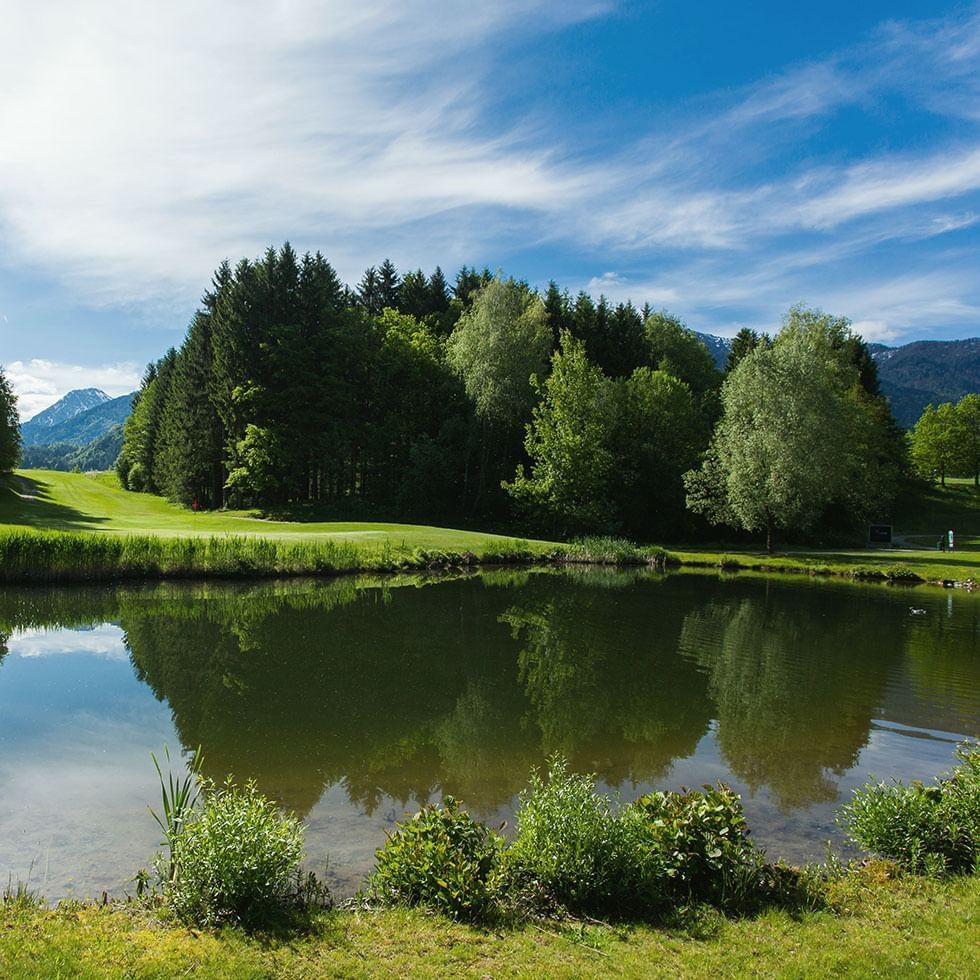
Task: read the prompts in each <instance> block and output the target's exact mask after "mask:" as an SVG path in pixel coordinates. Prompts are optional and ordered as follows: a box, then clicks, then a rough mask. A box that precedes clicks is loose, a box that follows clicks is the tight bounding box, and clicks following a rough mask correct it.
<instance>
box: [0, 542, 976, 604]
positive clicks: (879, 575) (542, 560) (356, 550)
mask: <svg viewBox="0 0 980 980" xmlns="http://www.w3.org/2000/svg"><path fill="white" fill-rule="evenodd" d="M590 564H593V565H603V566H607V567H609V566H613V567H615V566H620V567H630V566H632V567H636V566H647V567H653V568H658V569H662V570H663V569H668V568H685V567H687V568H716V569H718V570H719V571H721V572H742V571H747V572H761V573H774V572H775V573H789V574H796V575H811V576H824V577H838V578H846V579H856V580H862V581H879V582H888V583H896V584H903V585H921V584H925V585H932V586H940V587H945V588H951V587H957V588H967V589H972V588H974V583H975V581H976V579H978V578H980V556H977V555H974V554H973V553H972V552H965V553H962V554H958V555H957V557H956V559H955V560H952V561H951V560H949V559H948V558H946V557H945V556H944V557H943V558H939V557H938V556H934V555H931V554H930V553H928V552H915V551H908V552H903V551H891V552H868V551H854V552H841V551H827V552H817V551H810V552H795V553H789V554H782V555H766V554H760V553H753V552H748V551H745V552H719V551H714V550H708V549H700V548H692V549H684V550H666V549H664V548H661V547H659V546H638V545H635V544H633V543H632V542H629V541H624V540H619V539H613V538H589V539H585V540H583V541H580V542H573V543H571V544H553V543H550V542H543V541H527V540H522V539H508V538H502V537H487V538H486V539H485V540H484V541H483V542H482V543H475V550H462V551H457V550H443V549H437V548H421V547H415V548H413V547H409V546H407V545H404V544H399V545H393V544H392V543H391V541H390V540H385V541H383V542H382V543H380V544H378V543H376V542H371V543H362V542H358V541H356V540H351V539H343V540H330V539H320V540H318V539H316V538H311V539H302V540H289V539H288V538H283V537H268V538H265V537H259V536H245V535H206V536H205V535H201V536H193V537H162V536H157V535H140V534H111V533H108V534H107V533H98V532H91V531H47V530H36V529H27V528H25V529H20V528H8V529H0V584H6V585H28V584H43V585H51V584H59V583H63V584H71V583H85V582H118V581H132V580H142V581H154V580H164V579H256V578H289V577H316V576H336V575H344V574H361V573H371V572H375V573H389V574H390V573H397V572H406V571H453V570H459V569H466V568H474V569H475V568H479V567H492V566H501V565H515V566H519V565H524V566H530V565H543V566H548V565H550V566H562V565H590Z"/></svg>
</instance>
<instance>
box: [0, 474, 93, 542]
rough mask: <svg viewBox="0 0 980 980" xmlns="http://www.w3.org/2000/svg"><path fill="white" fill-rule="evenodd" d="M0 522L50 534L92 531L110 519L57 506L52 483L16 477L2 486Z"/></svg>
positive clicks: (72, 508) (59, 504)
mask: <svg viewBox="0 0 980 980" xmlns="http://www.w3.org/2000/svg"><path fill="white" fill-rule="evenodd" d="M0 521H2V522H4V523H7V524H12V525H16V526H19V527H30V528H36V529H40V530H49V531H92V530H96V529H98V528H99V527H100V526H102V525H104V524H105V523H106V522H107V521H108V518H107V517H96V516H94V515H92V514H86V513H83V512H82V511H80V510H77V509H76V508H74V507H68V506H66V505H65V504H61V503H55V501H54V499H53V498H52V494H51V484H49V483H45V482H44V481H43V480H35V479H31V478H30V477H26V476H13V477H10V478H8V479H7V480H6V481H4V482H3V483H2V484H0Z"/></svg>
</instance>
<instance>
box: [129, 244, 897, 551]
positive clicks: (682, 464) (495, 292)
mask: <svg viewBox="0 0 980 980" xmlns="http://www.w3.org/2000/svg"><path fill="white" fill-rule="evenodd" d="M775 326H776V327H777V328H778V327H780V325H778V324H777V325H775ZM117 468H118V472H119V476H120V478H121V480H122V482H123V484H124V486H125V487H127V488H128V489H131V490H137V491H149V492H153V493H158V494H162V495H165V496H167V497H169V498H171V499H173V500H176V501H180V502H183V503H185V504H188V505H196V506H197V507H199V508H220V507H228V506H259V507H261V508H263V509H265V510H267V511H269V512H274V513H294V514H301V513H302V512H303V511H304V510H309V511H311V512H313V511H315V512H316V513H317V514H320V515H323V514H328V515H329V514H336V515H338V516H340V515H341V514H343V515H351V516H356V515H358V514H360V513H363V514H368V513H372V514H377V513H380V512H385V513H389V514H397V515H398V516H399V518H401V519H405V518H413V519H420V518H428V519H436V520H438V521H442V522H445V521H449V520H453V521H460V522H462V521H467V520H469V521H491V522H497V523H500V522H504V523H510V524H511V525H512V526H527V527H533V528H535V529H540V530H544V531H548V532H551V533H556V534H574V533H582V532H596V531H602V532H608V531H616V532H620V533H624V534H629V535H631V536H634V537H636V538H643V539H653V538H657V539H664V540H670V539H674V540H676V539H678V538H679V537H684V536H688V537H690V536H692V535H698V534H704V533H706V528H707V526H708V524H709V523H711V524H720V525H724V526H726V527H728V528H733V529H742V530H744V531H750V532H760V531H766V532H767V533H768V534H769V536H770V539H771V535H772V533H773V532H774V531H777V530H783V531H791V532H795V531H805V530H806V529H807V528H819V529H821V533H839V534H844V535H846V534H848V533H853V532H854V531H855V529H857V528H858V527H860V526H861V525H862V524H863V522H865V521H867V520H869V519H881V518H883V517H885V516H887V514H888V512H889V508H890V506H891V503H892V501H893V500H894V498H895V496H896V494H897V492H898V490H899V487H900V484H901V481H902V479H903V478H904V475H905V473H906V471H907V468H908V463H907V447H906V440H905V436H904V433H903V432H902V431H901V430H900V429H899V427H898V426H897V425H896V424H895V422H894V419H893V418H892V416H891V413H890V411H889V408H888V404H887V402H886V400H885V399H884V397H883V396H882V394H881V392H880V389H879V386H878V379H877V373H876V369H875V365H874V362H873V360H872V359H871V357H870V355H869V352H868V349H867V346H866V345H865V344H864V342H863V341H862V340H861V339H860V337H858V336H857V335H856V334H854V333H853V332H852V331H851V330H850V328H849V325H848V321H847V320H845V319H843V318H839V317H833V316H829V315H826V314H823V313H821V312H820V311H816V310H810V309H807V308H804V307H795V308H793V309H792V310H790V311H789V313H788V314H787V316H786V317H785V319H784V322H783V324H782V325H781V329H779V332H778V334H776V336H775V339H772V338H770V337H769V336H768V335H766V334H761V335H760V334H756V333H754V332H753V331H750V330H743V331H741V333H740V334H739V335H738V336H737V337H736V339H735V343H734V345H733V349H732V352H731V356H730V357H729V360H728V364H727V365H726V369H725V370H724V371H720V370H718V369H717V367H716V366H715V363H714V361H713V359H712V357H711V355H710V353H709V352H708V350H707V348H706V347H705V345H704V344H703V342H702V341H701V340H700V338H698V337H697V336H696V334H695V333H694V332H693V331H692V330H689V329H688V328H687V327H686V326H685V324H684V323H683V322H682V321H681V320H679V319H678V318H677V317H675V316H673V315H671V314H670V313H668V312H666V311H664V310H653V309H651V308H650V307H649V306H644V307H642V308H637V307H635V306H633V304H632V303H629V302H627V303H621V304H618V305H615V306H613V305H612V304H610V303H609V302H607V301H606V299H605V298H604V297H600V298H599V300H598V301H594V300H593V299H592V298H591V297H590V296H589V295H588V294H587V293H585V292H580V293H579V294H578V295H576V296H571V295H570V294H569V293H568V291H563V290H562V289H561V288H560V287H559V286H558V285H557V284H556V283H555V282H551V283H550V284H549V287H548V289H547V290H546V291H544V292H543V293H542V292H538V291H536V290H534V289H532V288H530V287H529V286H528V285H527V283H525V282H520V281H516V280H514V279H511V278H506V277H505V276H504V275H503V274H502V273H497V274H496V275H494V274H492V273H491V272H490V271H489V270H488V269H484V270H483V271H481V272H478V271H477V270H476V269H472V268H468V267H465V266H464V267H463V268H462V269H461V270H460V271H459V273H458V274H457V276H456V277H455V281H454V282H453V284H452V285H450V284H449V282H448V281H447V279H446V277H445V275H444V274H443V272H442V271H441V269H439V268H436V269H435V270H434V271H433V272H432V273H431V274H426V273H424V272H423V271H422V270H421V269H419V270H416V271H414V272H408V273H405V274H404V275H399V274H398V272H397V270H396V269H395V267H394V265H393V264H392V263H391V262H390V261H388V260H385V261H384V262H383V263H381V265H380V266H378V267H377V268H374V267H372V268H369V269H368V270H367V271H366V272H365V273H364V275H363V277H362V278H361V280H360V282H359V283H358V284H357V286H356V287H355V288H350V287H349V286H346V285H345V284H344V283H342V282H341V280H340V278H339V276H338V275H337V273H336V272H335V270H334V269H333V267H332V266H331V265H330V263H329V262H328V261H327V260H326V259H325V258H324V257H323V256H322V255H321V254H319V253H317V254H310V253H307V254H305V255H302V256H299V255H298V254H297V253H296V252H295V251H294V250H293V249H292V247H291V246H290V245H289V244H288V243H287V244H285V245H283V246H282V247H281V248H279V249H273V248H270V249H269V250H268V251H267V252H266V253H265V254H264V256H262V257H261V258H259V259H256V260H247V259H242V260H241V261H239V262H238V263H237V265H235V266H234V267H232V266H231V265H230V264H229V263H228V262H224V263H222V264H221V265H220V266H219V268H218V269H217V271H216V272H215V274H214V277H213V279H212V283H211V286H210V288H209V289H208V291H207V292H206V293H205V295H204V297H203V299H202V303H201V306H200V308H199V310H198V311H197V312H196V313H195V315H194V317H193V319H192V321H191V323H190V325H189V327H188V330H187V334H186V337H185V339H184V341H183V343H182V344H181V346H180V348H179V349H171V350H169V351H168V352H167V353H166V354H165V355H164V356H163V357H162V358H160V360H158V361H157V362H155V363H153V364H151V365H150V366H149V367H148V369H147V371H146V374H145V376H144V378H143V382H142V386H141V388H140V392H139V394H138V396H137V399H136V402H135V407H134V411H133V414H132V415H131V417H130V418H129V420H128V421H127V423H126V428H125V441H124V444H123V450H122V453H121V455H120V458H119V462H118V466H117Z"/></svg>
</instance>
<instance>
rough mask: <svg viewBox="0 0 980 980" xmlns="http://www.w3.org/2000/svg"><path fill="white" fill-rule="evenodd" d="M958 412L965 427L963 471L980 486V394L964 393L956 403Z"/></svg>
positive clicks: (976, 485) (975, 484)
mask: <svg viewBox="0 0 980 980" xmlns="http://www.w3.org/2000/svg"><path fill="white" fill-rule="evenodd" d="M956 414H957V416H958V417H959V420H960V424H961V425H962V427H963V437H964V439H963V442H964V445H963V472H964V473H965V474H969V475H970V476H972V477H973V485H974V486H975V487H980V395H976V394H971V395H964V396H963V397H962V398H961V399H960V400H959V401H958V402H957V403H956Z"/></svg>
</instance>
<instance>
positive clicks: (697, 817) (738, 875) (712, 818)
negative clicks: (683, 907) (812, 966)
mask: <svg viewBox="0 0 980 980" xmlns="http://www.w3.org/2000/svg"><path fill="white" fill-rule="evenodd" d="M633 808H634V809H635V810H636V811H637V812H638V813H639V814H640V815H641V817H642V820H643V822H644V825H645V827H646V830H647V833H648V834H649V836H650V840H651V843H652V847H653V848H654V850H655V851H656V853H657V855H658V857H659V868H660V870H661V873H662V875H663V881H662V883H661V888H662V890H663V892H665V893H666V894H667V895H669V896H670V897H671V898H673V899H675V900H684V901H699V902H709V903H711V904H712V905H717V906H719V907H722V908H736V907H744V906H745V905H746V903H747V902H749V901H751V900H752V898H753V896H754V895H755V893H756V892H757V890H758V887H759V885H760V883H761V880H762V879H761V871H762V867H763V862H762V859H761V855H760V854H759V852H757V851H756V850H755V848H754V847H753V845H752V842H751V841H750V840H749V838H748V828H747V826H746V822H745V815H744V813H743V811H742V802H741V800H740V799H739V797H738V794H736V793H734V792H733V791H732V790H730V789H729V788H728V787H727V786H724V785H721V786H717V787H714V786H705V787H704V788H703V791H697V790H688V791H685V792H683V793H650V794H648V795H647V796H644V797H641V798H640V799H639V800H637V801H636V803H634V804H633Z"/></svg>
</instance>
